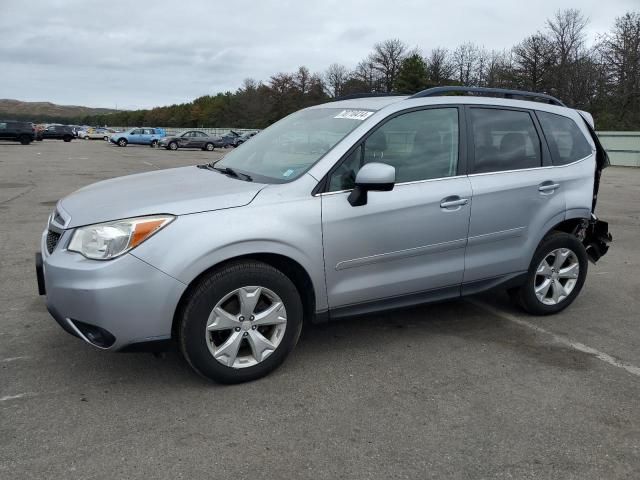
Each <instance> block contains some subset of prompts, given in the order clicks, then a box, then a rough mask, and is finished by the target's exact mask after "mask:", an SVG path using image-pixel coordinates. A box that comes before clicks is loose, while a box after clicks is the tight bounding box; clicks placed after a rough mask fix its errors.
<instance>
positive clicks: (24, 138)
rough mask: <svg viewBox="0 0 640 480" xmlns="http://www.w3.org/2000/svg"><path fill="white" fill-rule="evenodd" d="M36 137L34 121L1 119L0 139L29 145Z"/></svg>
mask: <svg viewBox="0 0 640 480" xmlns="http://www.w3.org/2000/svg"><path fill="white" fill-rule="evenodd" d="M35 137H36V130H35V128H34V126H33V124H32V123H29V122H15V121H11V120H7V121H5V120H0V140H5V141H9V142H20V143H21V144H22V145H29V144H30V143H31V142H33V140H34V139H35Z"/></svg>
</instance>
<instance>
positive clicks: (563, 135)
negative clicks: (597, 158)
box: [536, 112, 591, 165]
mask: <svg viewBox="0 0 640 480" xmlns="http://www.w3.org/2000/svg"><path fill="white" fill-rule="evenodd" d="M536 115H537V116H538V120H539V121H540V125H541V126H542V131H543V132H544V136H545V138H546V139H547V144H548V145H549V150H550V151H551V160H552V161H553V164H554V165H566V164H568V163H572V162H575V161H577V160H580V159H582V158H584V157H586V156H588V155H591V145H589V142H587V139H586V138H584V135H583V134H582V132H581V131H580V129H579V128H578V126H577V125H576V122H574V121H573V120H572V119H570V118H568V117H563V116H562V115H556V114H555V113H548V112H537V113H536Z"/></svg>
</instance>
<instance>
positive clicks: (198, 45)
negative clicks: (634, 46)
mask: <svg viewBox="0 0 640 480" xmlns="http://www.w3.org/2000/svg"><path fill="white" fill-rule="evenodd" d="M0 1H1V3H2V7H1V12H2V13H1V14H0V98H15V99H18V100H27V101H51V102H54V103H60V104H74V105H87V106H96V107H108V108H114V107H116V105H117V107H118V108H121V109H133V108H146V107H152V106H158V105H169V104H172V103H181V102H187V101H190V100H192V99H194V98H196V97H198V96H201V95H206V94H215V93H216V92H219V91H226V90H235V89H236V88H237V87H239V86H240V85H241V83H242V81H243V80H244V79H245V78H249V77H250V78H255V79H257V80H268V78H269V76H270V75H271V74H273V73H275V72H278V71H293V70H295V69H296V68H297V67H298V66H300V65H306V66H307V67H309V69H310V70H311V71H313V72H315V71H318V72H321V71H323V70H324V69H325V68H326V67H327V66H328V65H329V64H331V63H332V62H339V63H343V64H345V65H346V66H348V67H352V66H354V65H355V64H356V63H357V62H358V61H359V60H361V59H362V58H363V57H365V56H366V55H367V54H368V53H369V52H370V50H371V47H372V45H373V44H374V43H375V42H377V41H380V40H384V39H387V38H393V37H397V38H400V39H402V40H403V41H405V42H406V43H408V44H409V45H410V46H412V47H413V46H417V47H419V48H420V49H421V50H422V51H423V52H427V51H428V50H429V49H431V48H433V47H436V46H443V47H448V48H455V46H456V45H458V44H460V43H463V42H467V41H472V42H475V43H477V44H479V45H484V46H485V47H486V48H488V49H503V48H508V47H510V46H512V45H513V44H515V43H517V42H519V41H520V40H522V39H523V38H524V37H525V36H527V35H530V34H532V33H535V32H536V31H537V30H539V29H542V28H544V22H545V19H546V18H548V17H550V16H551V15H553V13H554V12H555V11H556V10H557V9H558V8H570V7H579V8H580V9H581V10H582V11H583V12H584V13H585V15H587V16H588V17H589V18H590V20H591V23H590V25H589V39H590V41H593V40H594V39H595V37H596V35H597V34H600V33H603V32H605V31H607V30H609V29H610V28H611V26H612V24H613V22H614V20H615V18H616V17H617V16H620V15H623V14H624V13H625V12H627V11H630V10H634V9H635V10H638V9H639V8H640V3H639V2H638V0H596V1H593V0H580V1H576V0H574V1H573V2H570V1H564V0H535V1H527V2H524V1H517V0H491V1H489V2H479V1H474V0H449V1H445V2H442V1H428V0H410V1H403V0H385V1H378V0H362V1H361V0H336V1H334V0H324V1H322V2H313V4H312V5H310V4H311V3H312V2H307V1H301V0H297V1H296V0H293V1H289V0H261V1H254V2H251V1H244V2H239V1H230V0H227V1H225V2H219V1H214V0H182V1H175V0H173V1H162V0H150V1H145V2H138V1H135V0H129V1H117V0H107V1H90V0H78V1H61V0H42V1H41V0H28V1H26V0H0Z"/></svg>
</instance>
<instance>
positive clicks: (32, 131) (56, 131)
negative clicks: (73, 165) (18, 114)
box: [0, 120, 75, 145]
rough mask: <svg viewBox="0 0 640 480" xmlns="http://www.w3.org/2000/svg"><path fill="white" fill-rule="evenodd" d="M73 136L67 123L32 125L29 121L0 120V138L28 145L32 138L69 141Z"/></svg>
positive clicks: (71, 129)
mask: <svg viewBox="0 0 640 480" xmlns="http://www.w3.org/2000/svg"><path fill="white" fill-rule="evenodd" d="M74 137H75V134H74V131H73V128H72V127H70V126H69V125H48V126H42V125H34V124H33V123H31V122H20V121H15V120H5V121H0V140H4V141H9V142H20V143H21V144H22V145H29V144H30V143H31V142H33V141H34V140H39V141H41V140H45V139H52V140H63V141H65V142H70V141H71V140H73V138H74Z"/></svg>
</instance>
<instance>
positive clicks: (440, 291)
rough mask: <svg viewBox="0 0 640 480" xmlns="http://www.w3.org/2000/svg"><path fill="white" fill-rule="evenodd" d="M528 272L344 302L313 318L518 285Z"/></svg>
mask: <svg viewBox="0 0 640 480" xmlns="http://www.w3.org/2000/svg"><path fill="white" fill-rule="evenodd" d="M526 276H527V272H515V273H510V274H508V275H502V276H499V277H494V278H489V279H485V280H479V281H474V282H469V283H464V284H462V285H454V286H450V287H443V288H437V289H434V290H426V291H423V292H416V293H410V294H407V295H400V296H396V297H388V298H383V299H380V300H374V301H371V302H363V303H356V304H353V305H345V306H342V307H337V308H332V309H330V310H328V311H322V312H316V314H315V316H314V318H313V320H312V322H313V323H325V322H328V321H334V320H342V319H344V318H350V317H356V316H361V315H368V314H372V313H379V312H386V311H390V310H400V309H403V308H409V307H413V306H416V305H423V304H428V303H435V302H441V301H444V300H451V299H454V298H459V297H464V296H467V295H474V294H476V293H480V292H485V291H487V290H493V289H498V288H499V289H506V288H512V287H517V286H520V285H522V284H523V283H524V282H525V280H526Z"/></svg>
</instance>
